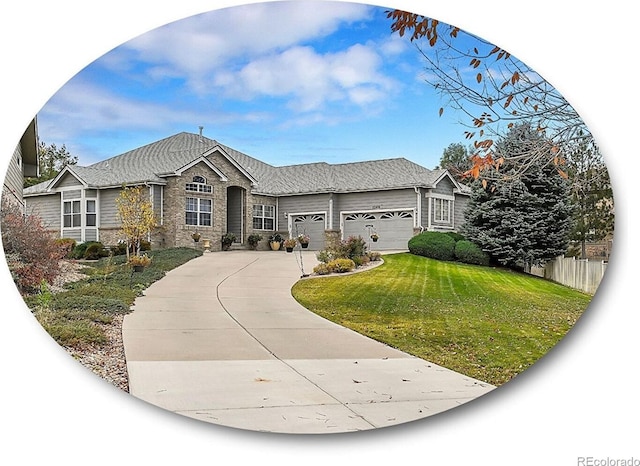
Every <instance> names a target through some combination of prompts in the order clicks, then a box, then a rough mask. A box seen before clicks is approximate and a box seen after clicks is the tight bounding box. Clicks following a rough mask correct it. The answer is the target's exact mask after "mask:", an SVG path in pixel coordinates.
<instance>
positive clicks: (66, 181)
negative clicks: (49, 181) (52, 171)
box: [56, 173, 82, 188]
mask: <svg viewBox="0 0 640 466" xmlns="http://www.w3.org/2000/svg"><path fill="white" fill-rule="evenodd" d="M81 185H82V183H80V181H78V179H77V178H76V177H75V176H73V175H70V174H69V173H67V174H66V175H64V176H63V177H62V179H61V180H60V181H58V184H57V185H56V187H57V188H67V187H69V186H81Z"/></svg>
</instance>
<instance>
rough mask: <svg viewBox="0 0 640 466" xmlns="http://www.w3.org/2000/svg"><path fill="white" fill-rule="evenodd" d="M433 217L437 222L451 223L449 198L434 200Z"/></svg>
mask: <svg viewBox="0 0 640 466" xmlns="http://www.w3.org/2000/svg"><path fill="white" fill-rule="evenodd" d="M433 219H434V220H435V221H436V222H443V223H451V201H450V200H449V199H434V200H433Z"/></svg>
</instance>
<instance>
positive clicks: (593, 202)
mask: <svg viewBox="0 0 640 466" xmlns="http://www.w3.org/2000/svg"><path fill="white" fill-rule="evenodd" d="M566 153H567V172H568V175H569V179H570V180H571V203H572V205H573V206H574V210H573V213H574V214H573V218H574V225H573V229H572V231H571V240H572V241H574V242H575V243H577V244H578V245H579V249H580V255H581V257H583V258H585V257H586V256H587V254H586V243H588V242H592V241H600V240H602V239H604V238H606V237H607V236H608V235H610V234H612V233H613V226H614V209H613V190H612V188H611V180H610V178H609V172H608V171H607V167H606V166H605V164H604V160H603V158H602V155H601V154H600V150H599V149H598V147H597V146H595V145H587V144H584V143H580V144H575V145H573V146H572V147H571V148H570V149H569V150H567V151H566Z"/></svg>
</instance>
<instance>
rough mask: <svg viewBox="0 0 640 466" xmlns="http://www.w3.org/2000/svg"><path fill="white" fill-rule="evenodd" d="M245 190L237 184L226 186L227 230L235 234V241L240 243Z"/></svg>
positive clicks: (242, 234)
mask: <svg viewBox="0 0 640 466" xmlns="http://www.w3.org/2000/svg"><path fill="white" fill-rule="evenodd" d="M245 193H246V190H245V189H244V188H241V187H239V186H230V187H228V188H227V231H226V232H224V233H233V234H234V235H236V243H242V242H243V238H244V217H245V215H244V208H245V201H244V198H245Z"/></svg>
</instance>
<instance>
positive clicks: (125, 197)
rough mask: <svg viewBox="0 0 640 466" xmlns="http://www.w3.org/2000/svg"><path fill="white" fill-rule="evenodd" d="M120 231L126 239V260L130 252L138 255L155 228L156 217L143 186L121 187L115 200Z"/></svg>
mask: <svg viewBox="0 0 640 466" xmlns="http://www.w3.org/2000/svg"><path fill="white" fill-rule="evenodd" d="M116 207H117V208H118V215H119V217H120V222H121V227H120V228H121V230H122V233H123V234H124V236H125V237H126V238H127V259H129V254H130V252H134V253H135V254H136V255H139V254H140V247H141V244H142V241H143V240H145V239H146V238H147V237H148V235H149V234H150V233H151V230H152V229H153V227H155V226H156V216H155V213H154V212H153V205H152V204H151V200H150V199H149V192H148V190H147V189H146V188H145V187H144V186H133V187H123V188H122V190H121V191H120V194H119V195H118V197H117V198H116Z"/></svg>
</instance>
